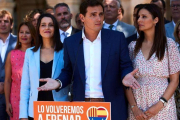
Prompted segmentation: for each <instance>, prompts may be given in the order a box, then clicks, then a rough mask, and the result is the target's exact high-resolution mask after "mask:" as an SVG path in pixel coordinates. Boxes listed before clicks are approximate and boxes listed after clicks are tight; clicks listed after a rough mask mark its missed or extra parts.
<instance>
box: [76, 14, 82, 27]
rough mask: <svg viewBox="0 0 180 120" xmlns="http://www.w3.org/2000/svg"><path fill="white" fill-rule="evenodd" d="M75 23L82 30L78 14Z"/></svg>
mask: <svg viewBox="0 0 180 120" xmlns="http://www.w3.org/2000/svg"><path fill="white" fill-rule="evenodd" d="M76 25H77V28H78V29H79V30H82V28H83V23H82V21H81V19H80V18H79V16H78V17H77V18H76Z"/></svg>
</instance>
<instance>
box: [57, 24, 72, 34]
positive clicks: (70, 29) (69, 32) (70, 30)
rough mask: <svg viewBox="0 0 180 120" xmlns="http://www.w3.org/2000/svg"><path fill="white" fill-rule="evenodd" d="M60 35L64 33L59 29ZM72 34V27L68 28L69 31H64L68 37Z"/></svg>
mask: <svg viewBox="0 0 180 120" xmlns="http://www.w3.org/2000/svg"><path fill="white" fill-rule="evenodd" d="M59 32H60V35H61V34H63V33H64V31H62V30H61V29H59ZM71 32H72V26H70V27H69V29H67V30H66V31H65V33H68V36H69V35H71Z"/></svg>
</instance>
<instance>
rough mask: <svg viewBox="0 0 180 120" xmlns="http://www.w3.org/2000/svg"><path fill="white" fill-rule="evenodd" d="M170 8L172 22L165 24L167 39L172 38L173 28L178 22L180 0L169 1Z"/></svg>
mask: <svg viewBox="0 0 180 120" xmlns="http://www.w3.org/2000/svg"><path fill="white" fill-rule="evenodd" d="M170 8H171V15H172V21H171V22H170V23H167V24H165V29H166V36H167V37H169V38H172V39H173V40H175V38H174V28H175V25H176V23H177V21H178V20H180V14H179V13H180V0H170Z"/></svg>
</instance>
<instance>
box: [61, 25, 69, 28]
mask: <svg viewBox="0 0 180 120" xmlns="http://www.w3.org/2000/svg"><path fill="white" fill-rule="evenodd" d="M69 26H70V24H63V25H60V27H61V28H67V27H69Z"/></svg>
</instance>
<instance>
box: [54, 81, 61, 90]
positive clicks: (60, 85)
mask: <svg viewBox="0 0 180 120" xmlns="http://www.w3.org/2000/svg"><path fill="white" fill-rule="evenodd" d="M55 80H56V81H57V82H58V83H59V84H60V86H59V88H58V89H61V87H62V82H61V80H59V79H55Z"/></svg>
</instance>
